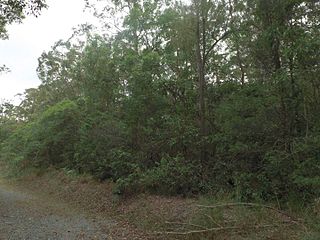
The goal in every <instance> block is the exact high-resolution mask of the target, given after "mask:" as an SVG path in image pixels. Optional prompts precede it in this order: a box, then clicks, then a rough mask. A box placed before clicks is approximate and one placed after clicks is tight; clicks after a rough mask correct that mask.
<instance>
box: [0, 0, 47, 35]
mask: <svg viewBox="0 0 320 240" xmlns="http://www.w3.org/2000/svg"><path fill="white" fill-rule="evenodd" d="M45 7H47V5H46V1H45V0H22V1H14V0H5V1H1V3H0V38H7V31H6V27H7V25H8V24H11V23H13V22H21V21H22V19H24V18H25V16H26V15H34V16H36V17H37V16H39V14H40V11H41V10H42V9H43V8H45Z"/></svg>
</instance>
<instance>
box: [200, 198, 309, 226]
mask: <svg viewBox="0 0 320 240" xmlns="http://www.w3.org/2000/svg"><path fill="white" fill-rule="evenodd" d="M238 206H246V207H260V208H266V209H270V210H272V211H274V212H277V213H279V214H281V215H283V216H286V217H287V218H289V219H290V221H291V222H292V223H295V224H296V225H300V226H302V227H303V228H304V229H305V230H306V231H307V227H306V226H305V225H304V224H303V223H301V222H300V221H299V220H296V219H294V218H293V217H292V216H290V215H289V214H288V213H286V212H284V211H282V210H280V209H278V208H275V207H271V206H269V205H264V204H258V203H225V204H217V205H211V206H208V205H197V207H200V208H210V209H213V208H221V207H238Z"/></svg>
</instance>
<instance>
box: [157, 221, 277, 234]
mask: <svg viewBox="0 0 320 240" xmlns="http://www.w3.org/2000/svg"><path fill="white" fill-rule="evenodd" d="M272 227H280V225H279V224H270V225H260V226H259V225H258V226H247V227H246V228H253V229H260V228H272ZM243 228H244V227H243V226H242V227H219V228H209V229H203V230H193V231H188V232H155V234H163V235H192V234H202V233H209V232H220V231H227V230H241V229H243Z"/></svg>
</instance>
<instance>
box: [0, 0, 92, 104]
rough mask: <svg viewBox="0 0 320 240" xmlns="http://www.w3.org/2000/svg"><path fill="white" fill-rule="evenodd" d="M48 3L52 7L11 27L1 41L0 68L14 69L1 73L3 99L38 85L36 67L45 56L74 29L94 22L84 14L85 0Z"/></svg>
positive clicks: (1, 96)
mask: <svg viewBox="0 0 320 240" xmlns="http://www.w3.org/2000/svg"><path fill="white" fill-rule="evenodd" d="M47 3H48V5H49V8H48V9H46V10H43V11H42V14H41V16H40V17H38V18H35V17H27V18H26V19H25V20H24V21H23V23H22V24H14V25H11V26H9V27H8V32H9V40H0V66H1V65H3V64H5V65H6V66H7V67H9V68H10V70H11V72H10V73H8V74H0V99H14V96H15V95H16V94H18V93H23V92H24V90H25V89H27V88H31V87H36V86H38V85H39V84H40V81H39V79H38V77H37V74H36V68H37V65H38V57H40V55H41V53H42V52H43V51H48V50H50V47H51V46H52V45H53V44H54V43H55V42H56V41H58V40H59V39H67V38H68V37H70V36H71V34H72V28H73V27H76V26H77V25H79V24H82V23H86V22H90V21H91V20H93V17H91V14H90V13H88V12H83V10H84V6H85V3H84V0H47ZM16 101H17V100H16ZM16 101H15V102H16Z"/></svg>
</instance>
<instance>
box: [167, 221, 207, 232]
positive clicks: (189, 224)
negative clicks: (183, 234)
mask: <svg viewBox="0 0 320 240" xmlns="http://www.w3.org/2000/svg"><path fill="white" fill-rule="evenodd" d="M166 224H176V225H183V226H190V227H197V228H201V229H202V230H208V228H206V227H204V226H200V225H197V224H192V223H181V222H166Z"/></svg>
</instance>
